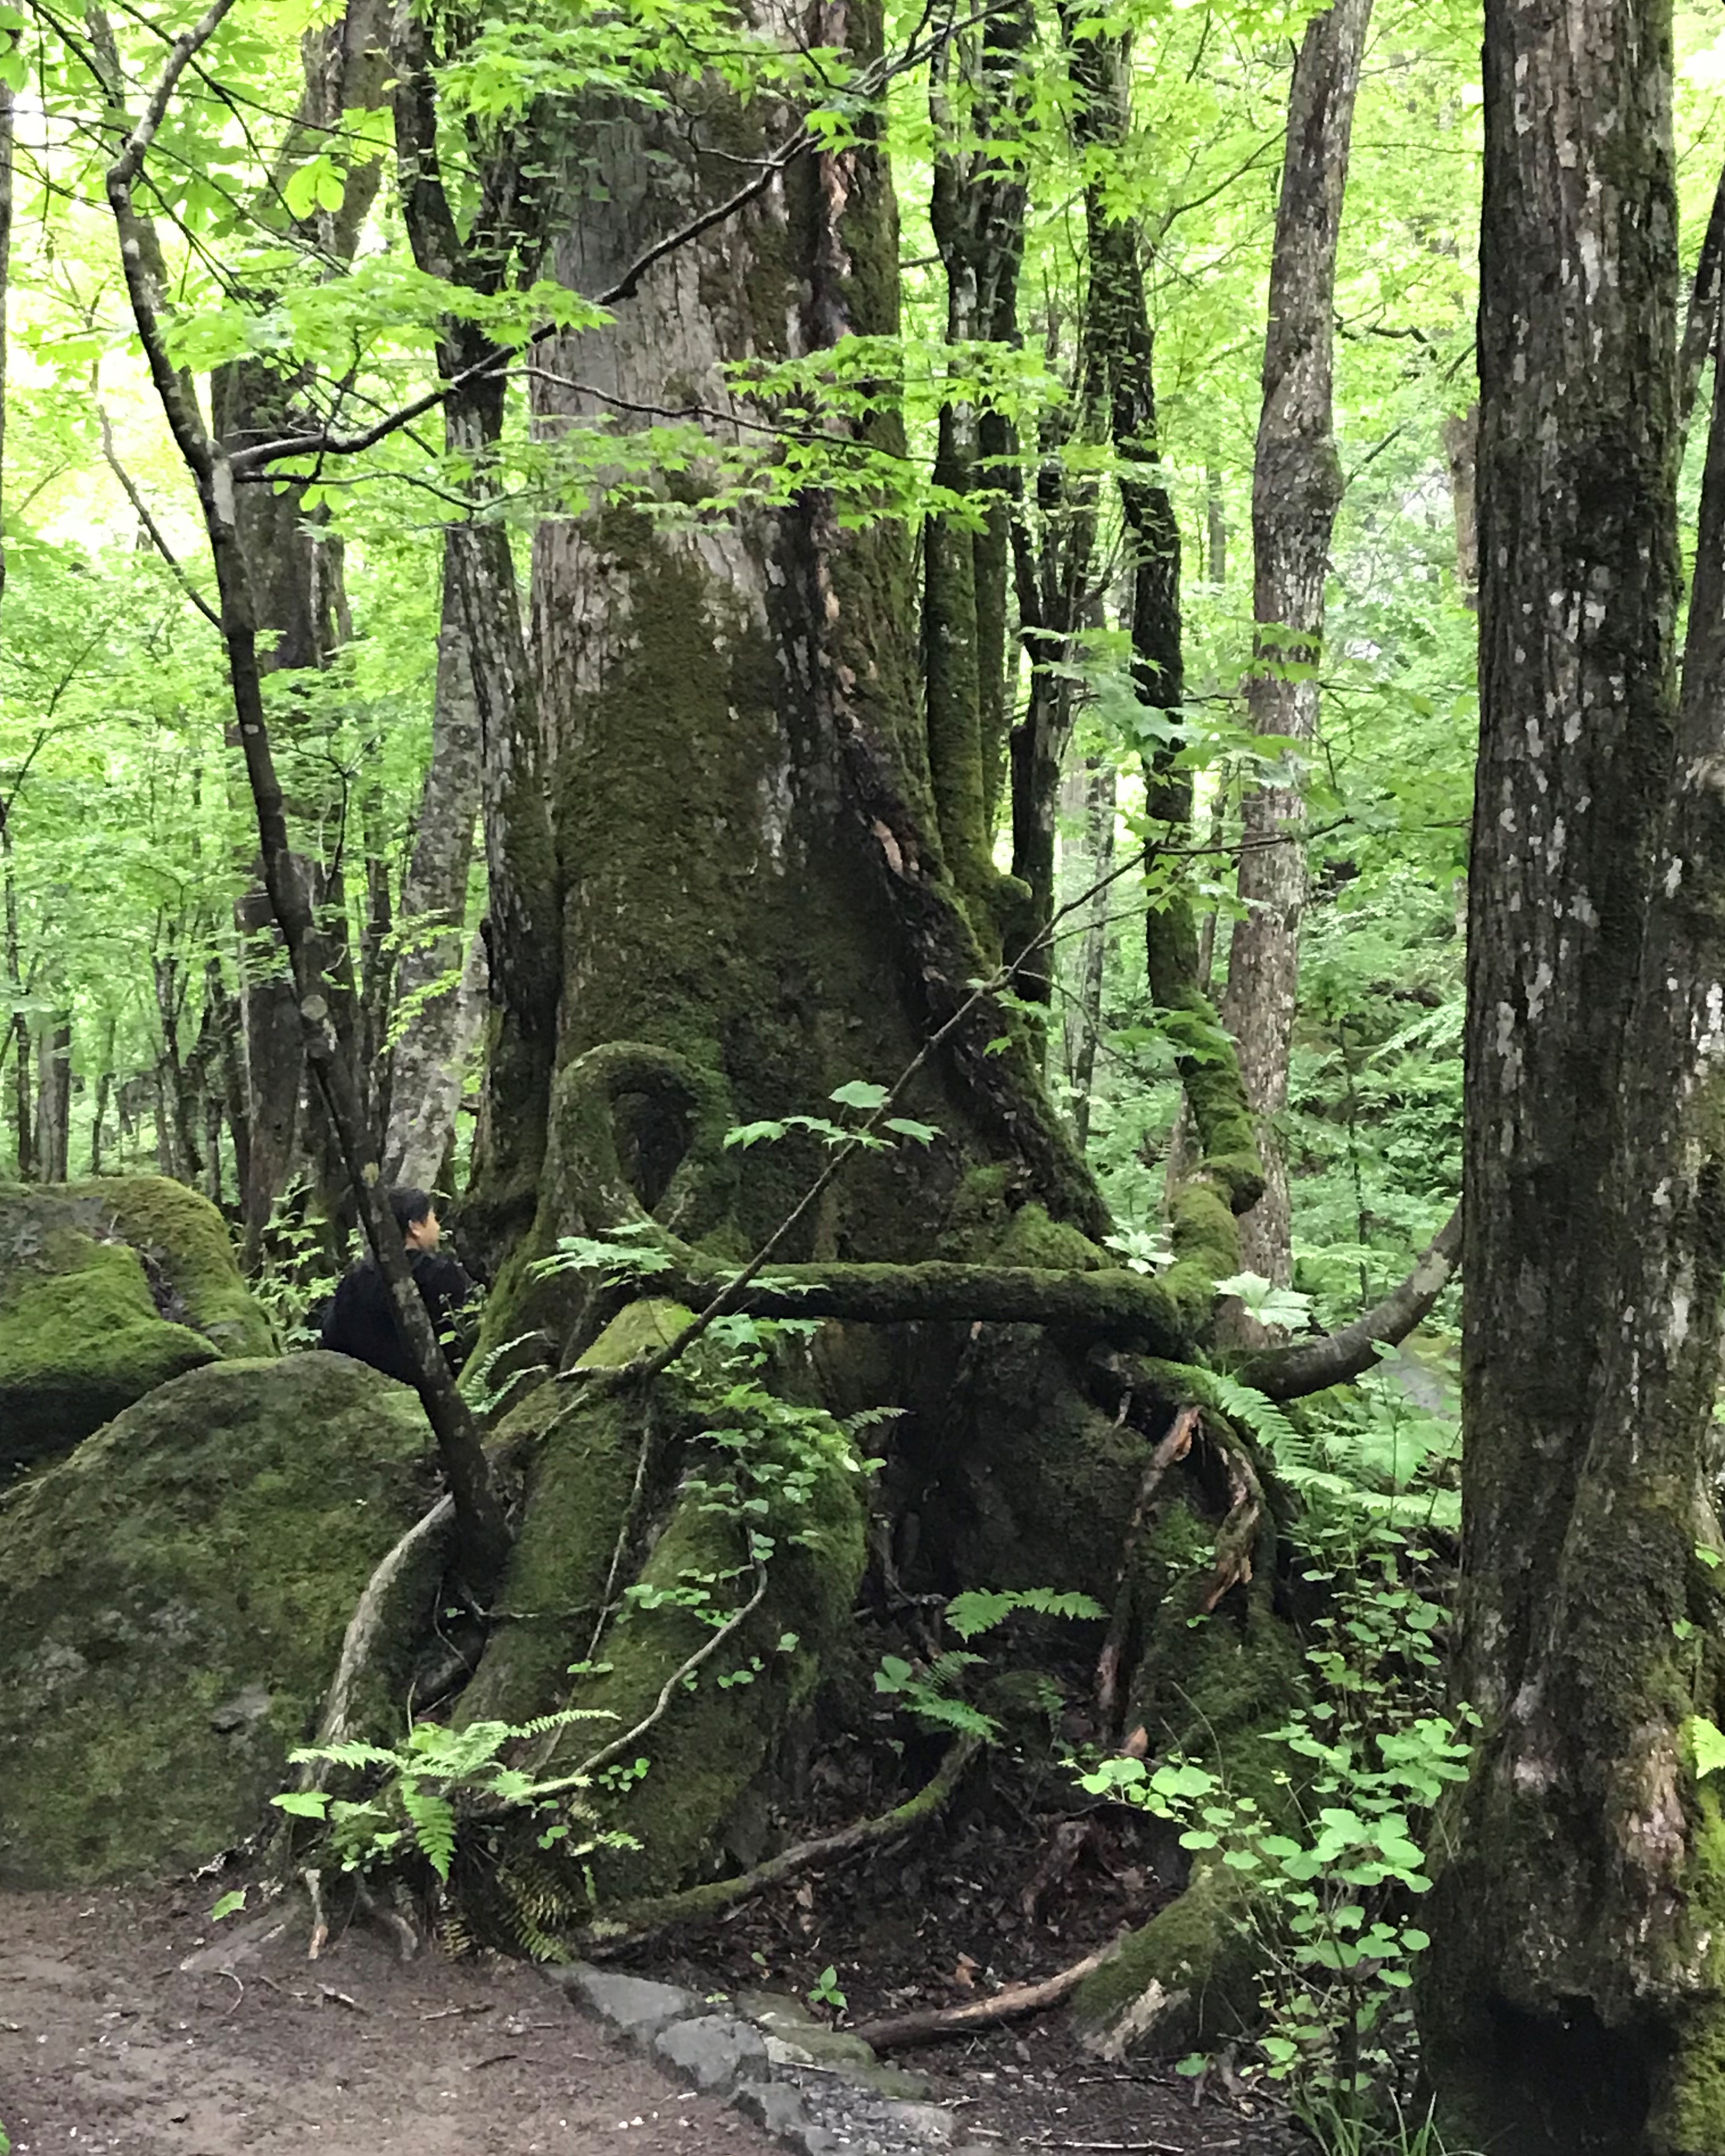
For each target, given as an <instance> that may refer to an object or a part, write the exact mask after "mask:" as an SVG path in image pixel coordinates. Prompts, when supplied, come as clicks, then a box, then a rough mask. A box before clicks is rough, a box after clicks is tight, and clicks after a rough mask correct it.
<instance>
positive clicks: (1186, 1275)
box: [1162, 1174, 1240, 1339]
mask: <svg viewBox="0 0 1725 2156" xmlns="http://www.w3.org/2000/svg"><path fill="white" fill-rule="evenodd" d="M1168 1226H1169V1240H1171V1242H1172V1243H1173V1252H1174V1261H1173V1264H1172V1265H1170V1266H1169V1267H1168V1270H1167V1271H1166V1272H1165V1273H1163V1276H1162V1286H1163V1289H1164V1290H1165V1291H1166V1292H1167V1294H1168V1296H1169V1297H1170V1298H1171V1300H1172V1301H1173V1305H1174V1306H1175V1308H1176V1309H1177V1310H1178V1312H1179V1319H1180V1322H1181V1324H1182V1325H1183V1327H1184V1328H1185V1331H1186V1333H1187V1336H1188V1337H1189V1338H1192V1339H1196V1338H1198V1337H1199V1336H1200V1335H1201V1334H1202V1332H1204V1327H1205V1326H1206V1325H1207V1323H1208V1322H1209V1315H1210V1310H1211V1307H1212V1306H1213V1305H1214V1301H1215V1299H1216V1282H1217V1281H1219V1280H1228V1279H1230V1278H1231V1277H1232V1276H1233V1275H1234V1274H1235V1273H1237V1272H1238V1271H1239V1270H1240V1229H1239V1228H1238V1227H1237V1226H1236V1224H1235V1217H1234V1214H1233V1212H1232V1211H1231V1209H1230V1207H1229V1205H1228V1204H1227V1202H1226V1200H1225V1199H1224V1198H1223V1197H1222V1196H1221V1195H1220V1194H1219V1193H1218V1192H1217V1191H1216V1189H1215V1188H1214V1187H1213V1186H1212V1185H1211V1183H1209V1179H1208V1176H1207V1174H1204V1175H1200V1176H1199V1177H1197V1178H1194V1180H1193V1181H1192V1182H1190V1183H1181V1184H1180V1185H1179V1187H1178V1188H1177V1189H1176V1190H1175V1192H1174V1193H1173V1199H1171V1200H1170V1202H1169V1205H1168Z"/></svg>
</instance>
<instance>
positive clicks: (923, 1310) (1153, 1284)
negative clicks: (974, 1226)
mask: <svg viewBox="0 0 1725 2156" xmlns="http://www.w3.org/2000/svg"><path fill="white" fill-rule="evenodd" d="M667 1240H669V1239H667ZM677 1255H678V1260H679V1261H678V1262H677V1264H676V1265H675V1269H674V1270H670V1271H668V1272H659V1273H655V1275H654V1276H653V1283H652V1285H653V1291H654V1293H655V1294H656V1295H666V1296H674V1297H675V1298H677V1299H679V1300H681V1301H689V1302H692V1303H696V1304H699V1303H701V1301H703V1300H704V1299H705V1298H707V1297H711V1298H713V1299H715V1300H716V1299H717V1298H718V1297H719V1296H721V1295H722V1296H724V1306H725V1308H726V1310H729V1311H733V1312H746V1313H747V1315H748V1316H750V1317H841V1318H849V1319H851V1320H852V1321H854V1322H861V1323H864V1324H870V1325H911V1324H916V1323H918V1322H923V1323H927V1322H937V1321H940V1320H942V1319H950V1320H957V1321H961V1322H962V1321H964V1320H967V1319H978V1318H980V1319H983V1320H984V1321H986V1322H988V1323H991V1324H997V1325H1047V1326H1052V1327H1055V1328H1056V1329H1058V1330H1061V1331H1066V1332H1081V1333H1096V1334H1100V1335H1101V1336H1102V1337H1106V1338H1107V1339H1111V1340H1116V1341H1118V1342H1120V1343H1121V1344H1122V1346H1135V1347H1140V1348H1142V1350H1143V1352H1144V1353H1147V1354H1152V1355H1164V1356H1168V1357H1171V1358H1174V1359H1176V1360H1178V1359H1182V1358H1185V1357H1186V1356H1188V1355H1189V1353H1190V1352H1191V1340H1190V1335H1189V1329H1188V1327H1187V1326H1186V1324H1185V1322H1184V1321H1183V1317H1182V1316H1181V1312H1180V1309H1179V1306H1178V1303H1177V1302H1176V1301H1175V1299H1174V1297H1173V1296H1172V1295H1171V1294H1170V1293H1169V1291H1168V1289H1167V1288H1166V1287H1165V1286H1163V1283H1162V1282H1161V1281H1158V1280H1156V1279H1153V1278H1152V1277H1151V1276H1149V1275H1147V1274H1145V1273H1135V1272H1132V1271H1130V1270H1128V1269H1127V1267H1125V1266H1123V1265H1118V1266H1117V1265H1104V1266H1099V1267H1097V1268H1096V1269H1095V1270H1092V1271H1089V1272H1085V1271H1080V1270H1070V1271H1069V1270H1061V1269H1060V1268H1058V1267H1055V1266H1048V1267H1043V1266H1038V1265H952V1264H946V1263H943V1262H941V1261H938V1260H934V1261H931V1262H929V1263H927V1264H922V1265H854V1264H852V1265H846V1264H838V1265H774V1266H773V1269H772V1270H771V1271H770V1272H763V1273H762V1274H761V1275H760V1276H758V1277H757V1278H755V1279H753V1280H751V1281H747V1282H746V1283H745V1282H742V1281H740V1280H738V1279H737V1276H735V1275H734V1274H733V1273H731V1272H727V1270H726V1269H725V1268H724V1267H723V1266H721V1265H713V1264H712V1263H711V1261H709V1260H702V1259H700V1258H697V1257H696V1255H695V1254H694V1253H693V1252H692V1251H687V1250H684V1251H681V1252H680V1253H678V1254H677ZM559 1374H560V1375H561V1376H562V1378H565V1379H566V1380H568V1379H574V1378H586V1379H588V1380H589V1381H591V1380H592V1379H593V1376H594V1374H595V1373H593V1372H592V1371H591V1370H577V1369H567V1370H564V1371H562V1372H561V1373H559ZM609 1374H610V1375H611V1377H612V1378H615V1377H616V1375H617V1374H618V1373H609Z"/></svg>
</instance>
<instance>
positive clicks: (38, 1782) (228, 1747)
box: [0, 1354, 436, 1885]
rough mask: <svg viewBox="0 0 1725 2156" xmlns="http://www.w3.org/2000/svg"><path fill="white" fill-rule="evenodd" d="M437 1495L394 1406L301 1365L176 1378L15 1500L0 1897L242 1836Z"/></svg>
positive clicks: (427, 1448) (372, 1387)
mask: <svg viewBox="0 0 1725 2156" xmlns="http://www.w3.org/2000/svg"><path fill="white" fill-rule="evenodd" d="M433 1482H434V1473H433V1445H432V1439H431V1434H430V1431H429V1429H428V1428H427V1425H426V1423H425V1420H424V1415H423V1414H422V1412H421V1410H420V1407H419V1403H418V1400H417V1399H415V1397H414V1396H413V1394H412V1393H411V1392H410V1391H408V1389H407V1388H406V1387H405V1386H403V1385H398V1384H395V1383H393V1382H392V1381H391V1380H390V1379H388V1378H383V1377H380V1376H379V1375H378V1374H377V1372H376V1371H374V1370H371V1369H367V1368H366V1367H365V1366H364V1365H363V1364H362V1363H355V1362H351V1361H349V1360H348V1359H347V1358H346V1357H344V1356H340V1355H324V1354H312V1355H297V1356H293V1357H290V1358H288V1359H287V1360H286V1361H285V1362H269V1363H260V1362H240V1363H212V1364H210V1365H209V1366H208V1367H207V1368H203V1369H198V1370H193V1371H190V1372H188V1373H187V1374H186V1375H184V1376H182V1377H179V1378H175V1379H173V1380H172V1383H168V1384H166V1385H163V1386H162V1387H160V1388H159V1389H157V1390H156V1391H155V1392H153V1393H151V1394H150V1396H149V1397H148V1398H147V1399H143V1400H141V1401H139V1402H138V1403H137V1404H136V1405H135V1406H133V1407H131V1408H129V1409H127V1410H126V1413H125V1414H122V1415H121V1416H119V1417H118V1418H117V1419H116V1420H115V1421H113V1422H110V1424H108V1425H107V1426H106V1428H105V1429H104V1430H100V1432H98V1433H97V1435H95V1436H94V1437H92V1438H91V1439H90V1440H88V1442H86V1443H85V1444H84V1445H80V1446H79V1448H78V1450H76V1451H75V1452H74V1453H73V1454H72V1455H71V1457H70V1458H69V1459H68V1460H63V1461H61V1462H60V1463H59V1465H58V1466H54V1467H50V1468H49V1469H46V1470H45V1471H44V1472H43V1473H41V1474H40V1475H39V1476H33V1477H32V1478H30V1479H29V1480H28V1481H25V1482H23V1484H22V1485H20V1486H18V1487H16V1488H15V1489H14V1490H13V1491H11V1492H10V1493H9V1494H8V1496H7V1497H6V1498H5V1500H4V1501H3V1502H0V1885H30V1884H36V1885H54V1884H76V1885H85V1884H93V1883H95V1882H96V1881H105V1880H121V1879H131V1878H139V1877H146V1876H153V1875H157V1874H160V1873H162V1872H167V1871H173V1870H176V1869H178V1868H182V1867H183V1866H187V1865H188V1864H191V1863H193V1862H197V1861H201V1860H203V1859H204V1858H207V1857H208V1856H211V1855H212V1854H213V1853H214V1852H215V1851H217V1850H219V1849H222V1848H224V1847H227V1846H228V1845H232V1844H233V1843H234V1842H236V1841H238V1840H241V1839H242V1838H243V1837H244V1836H245V1835H249V1834H250V1833H252V1832H253V1831H254V1830H255V1829H256V1828H257V1827H258V1826H259V1825H261V1824H262V1823H263V1822H264V1820H265V1819H266V1818H267V1817H268V1816H269V1813H268V1804H269V1799H270V1796H271V1795H272V1794H274V1793H275V1791H276V1790H278V1789H282V1788H283V1787H285V1773H286V1757H287V1753H288V1751H289V1749H290V1747H292V1746H293V1745H295V1744H296V1743H301V1742H303V1741H304V1739H305V1735H306V1732H307V1730H308V1728H309V1727H310V1726H311V1722H313V1720H314V1719H315V1717H316V1710H317V1707H318V1705H319V1702H320V1701H321V1697H322V1695H323V1692H324V1690H325V1688H326V1686H327V1684H328V1682H329V1680H330V1677H331V1674H332V1672H333V1671H334V1668H335V1665H336V1656H337V1655H338V1653H339V1652H340V1649H341V1638H342V1634H343V1632H344V1630H345V1629H346V1626H347V1620H348V1618H349V1617H350V1615H351V1614H352V1610H353V1607H354V1604H355V1603H356V1601H357V1599H358V1596H359V1594H360V1592H361V1589H362V1588H363V1587H364V1585H365V1584H366V1581H367V1579H368V1578H369V1577H370V1575H371V1573H372V1570H373V1568H375V1566H376V1565H377V1562H378V1560H379V1559H380V1558H382V1556H383V1555H384V1553H386V1552H387V1551H388V1549H389V1548H391V1546H392V1545H393V1543H394V1542H395V1541H396V1540H397V1538H398V1537H399V1536H400V1535H401V1534H402V1532H403V1530H404V1529H405V1528H406V1527H408V1526H409V1525H410V1524H411V1522H413V1520H414V1519H415V1518H416V1517H418V1515H419V1513H420V1512H422V1511H423V1510H424V1507H426V1505H427V1504H429V1502H430V1501H431V1496H432V1491H433ZM435 1586H436V1582H435V1581H434V1580H428V1581H427V1582H426V1583H424V1590H425V1592H426V1594H428V1595H429V1594H432V1593H434V1591H435ZM400 1674H401V1673H400V1672H395V1671H380V1672H379V1673H378V1680H377V1681H378V1695H377V1697H378V1700H379V1702H381V1701H382V1699H383V1698H384V1697H388V1695H389V1689H390V1687H391V1686H393V1684H394V1683H395V1681H396V1680H397V1678H398V1676H399V1675H400Z"/></svg>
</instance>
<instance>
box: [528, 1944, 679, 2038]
mask: <svg viewBox="0 0 1725 2156" xmlns="http://www.w3.org/2000/svg"><path fill="white" fill-rule="evenodd" d="M545 1973H546V1974H547V1976H548V1977H549V1978H550V1979H551V1980H552V1983H553V1984H557V1985H560V1986H561V1987H562V1989H563V1990H565V1991H567V1993H568V1994H570V1996H571V1997H572V1998H574V1999H579V2000H580V2001H581V2003H582V2005H583V2006H589V2007H591V2008H592V2009H593V2012H594V2013H595V2014H597V2015H600V2016H602V2017H603V2020H607V2021H608V2022H610V2023H611V2025H613V2027H614V2028H615V2029H616V2030H617V2031H618V2033H619V2035H624V2036H628V2037H630V2038H631V2039H633V2040H634V2042H636V2043H638V2044H646V2043H649V2042H650V2041H651V2040H652V2039H653V2038H654V2037H655V2036H656V2035H658V2034H659V2032H660V2030H661V2029H663V2028H665V2027H667V2026H668V2025H670V2023H671V2022H673V2021H681V2020H687V2019H688V2018H689V2017H691V2015H696V2014H698V2013H700V2011H701V2003H700V2001H699V2000H698V1999H696V1996H695V1994H694V1993H693V1992H692V1991H685V1990H684V1989H682V1987H681V1986H680V1985H679V1984H654V1983H652V1982H650V1981H649V1979H647V1978H646V1977H644V1976H618V1975H615V1974H613V1973H612V1971H610V1970H609V1969H595V1968H594V1967H593V1964H592V1963H591V1962H585V1961H572V1962H567V1963H564V1964H563V1965H562V1967H560V1968H552V1969H547V1971H546V1972H545Z"/></svg>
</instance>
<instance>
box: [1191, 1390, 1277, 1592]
mask: <svg viewBox="0 0 1725 2156" xmlns="http://www.w3.org/2000/svg"><path fill="white" fill-rule="evenodd" d="M1204 1435H1205V1437H1206V1438H1207V1440H1209V1443H1210V1444H1211V1445H1213V1446H1214V1448H1215V1450H1217V1451H1218V1452H1219V1454H1220V1455H1221V1457H1222V1460H1223V1464H1224V1467H1225V1468H1226V1470H1227V1475H1228V1495H1229V1498H1230V1504H1229V1509H1228V1517H1226V1519H1224V1521H1223V1522H1222V1525H1221V1527H1220V1528H1219V1530H1218V1532H1217V1535H1216V1562H1215V1568H1214V1571H1213V1572H1212V1573H1211V1574H1210V1583H1209V1586H1208V1587H1207V1588H1206V1589H1205V1590H1204V1599H1203V1600H1202V1601H1201V1602H1200V1603H1199V1608H1200V1609H1204V1610H1206V1611H1208V1610H1211V1609H1214V1608H1215V1606H1216V1604H1218V1603H1219V1601H1220V1600H1221V1599H1222V1597H1223V1596H1224V1594H1227V1592H1228V1590H1229V1589H1230V1588H1232V1587H1244V1586H1246V1585H1248V1584H1250V1580H1251V1578H1252V1572H1253V1566H1254V1561H1255V1558H1256V1555H1257V1553H1258V1545H1259V1543H1260V1538H1262V1537H1263V1536H1264V1533H1265V1531H1266V1529H1267V1538H1268V1540H1269V1543H1270V1545H1271V1548H1270V1551H1269V1553H1268V1554H1270V1555H1271V1556H1272V1557H1273V1555H1274V1550H1275V1535H1276V1529H1275V1523H1274V1522H1273V1521H1272V1520H1271V1515H1270V1508H1269V1507H1268V1505H1267V1504H1266V1501H1265V1497H1264V1486H1263V1484H1262V1483H1261V1482H1260V1481H1259V1480H1258V1471H1257V1469H1256V1467H1255V1466H1254V1465H1253V1464H1252V1457H1251V1455H1250V1453H1249V1452H1248V1451H1247V1450H1246V1449H1245V1445H1242V1444H1241V1443H1240V1440H1239V1439H1238V1438H1237V1437H1236V1436H1235V1434H1234V1432H1233V1431H1232V1430H1230V1429H1229V1428H1228V1426H1227V1424H1225V1423H1224V1422H1223V1421H1222V1420H1221V1419H1220V1418H1219V1417H1218V1416H1212V1417H1211V1419H1210V1420H1209V1422H1208V1423H1206V1424H1205V1425H1204Z"/></svg>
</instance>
